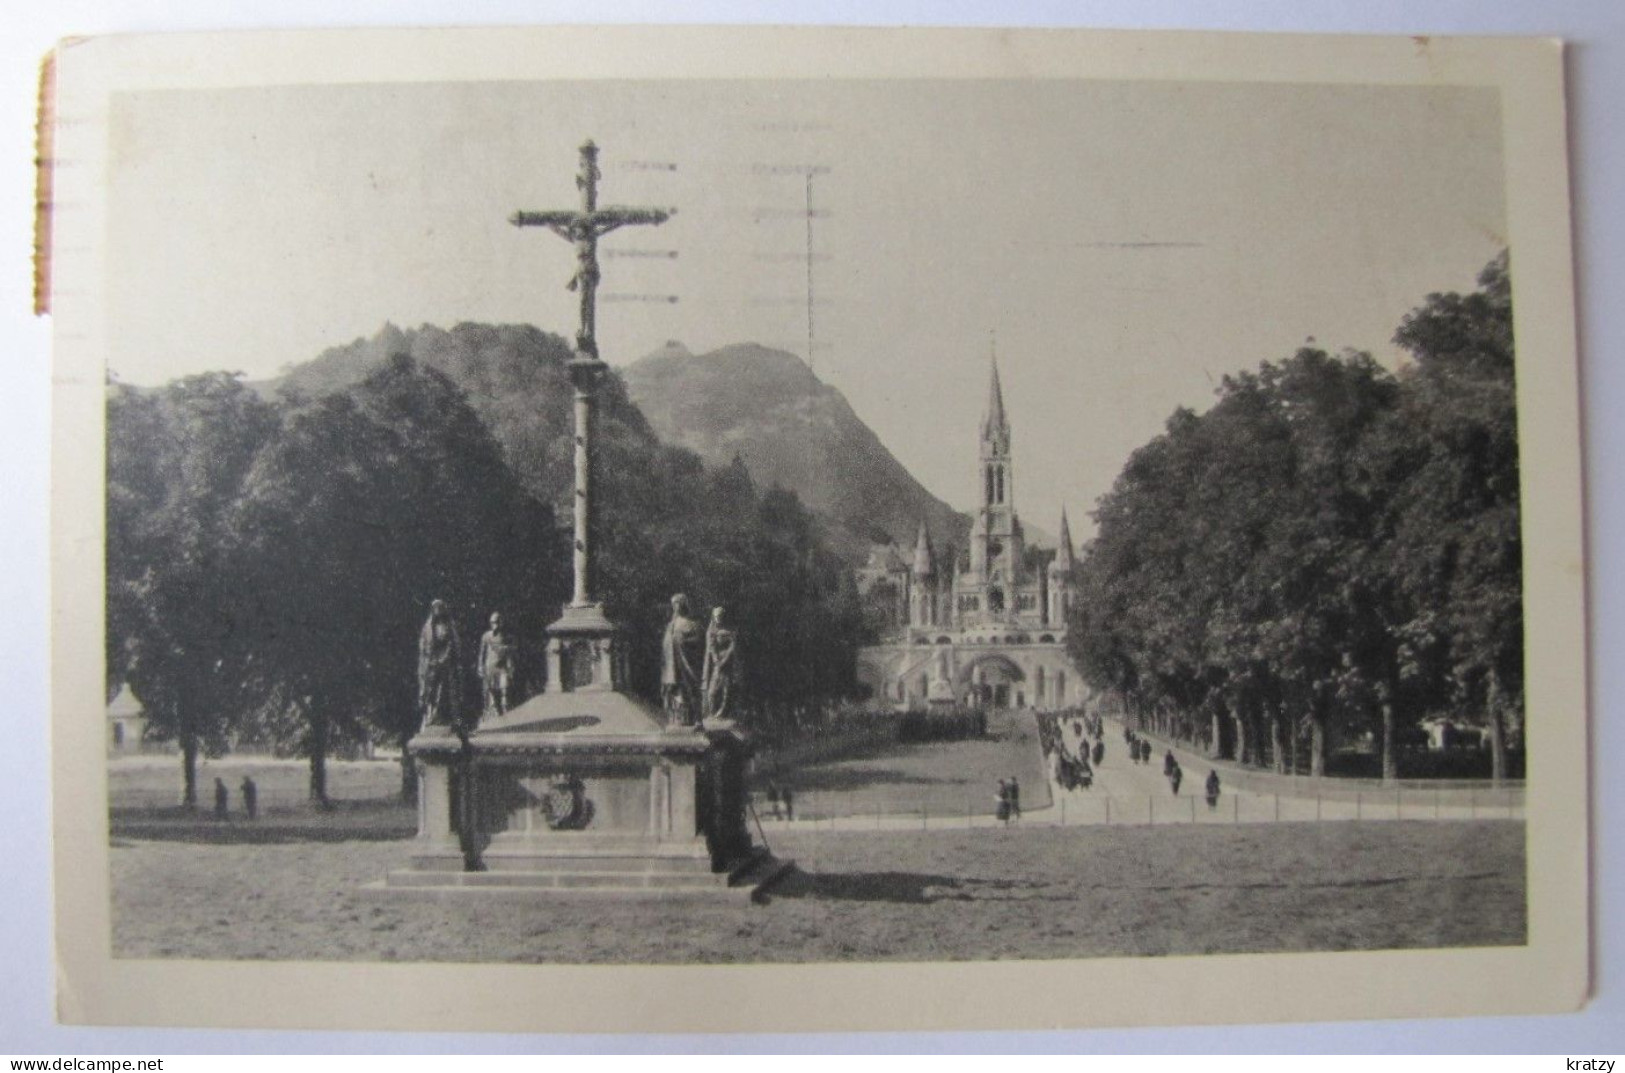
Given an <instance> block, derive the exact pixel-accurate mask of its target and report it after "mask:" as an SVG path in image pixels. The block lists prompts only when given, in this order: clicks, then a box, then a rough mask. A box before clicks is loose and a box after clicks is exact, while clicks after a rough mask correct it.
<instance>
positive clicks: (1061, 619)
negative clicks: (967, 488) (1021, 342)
mask: <svg viewBox="0 0 1625 1073" xmlns="http://www.w3.org/2000/svg"><path fill="white" fill-rule="evenodd" d="M979 447H980V450H979V457H978V461H977V469H978V472H977V477H978V481H977V483H978V484H979V485H980V487H981V490H982V496H981V505H980V506H979V507H978V508H977V510H976V514H975V517H974V519H973V520H972V522H971V529H970V537H969V545H970V546H969V548H968V549H966V551H965V552H963V553H962V554H957V555H950V556H948V557H947V560H946V561H944V560H943V559H941V558H939V556H938V555H937V552H936V549H935V548H934V547H933V545H932V541H931V534H930V533H929V532H928V531H927V530H926V527H925V525H924V523H921V525H920V530H919V535H918V537H917V538H916V540H915V544H914V554H913V556H912V559H911V561H905V560H904V557H903V556H902V555H900V554H899V553H898V551H897V549H896V548H895V547H894V546H892V545H885V546H882V547H880V548H877V549H876V550H875V552H874V553H873V554H872V555H871V556H870V559H869V562H868V563H867V564H866V565H865V566H864V567H863V568H862V569H861V570H859V571H858V586H859V589H860V591H862V592H863V593H865V595H867V596H869V597H870V598H871V599H876V598H878V599H879V600H881V601H882V603H883V604H886V605H889V606H888V607H887V610H888V611H889V616H888V619H889V623H888V624H889V626H890V635H889V636H888V637H887V638H886V639H885V641H884V642H883V643H880V644H875V645H869V646H866V647H864V648H861V649H859V650H858V679H859V681H860V682H862V683H863V684H864V685H865V686H867V687H868V689H869V690H870V693H871V695H872V696H873V697H874V699H876V700H880V701H883V702H885V703H889V704H891V705H893V706H895V707H899V708H916V707H926V706H927V705H932V704H968V705H983V706H989V707H997V708H1006V707H1034V708H1064V707H1069V706H1073V705H1077V704H1081V703H1082V701H1083V699H1084V690H1083V688H1082V683H1081V682H1080V681H1079V680H1078V677H1077V674H1076V672H1075V671H1074V670H1073V668H1072V667H1071V665H1070V663H1069V662H1068V660H1067V655H1066V620H1067V609H1068V607H1069V606H1070V604H1071V601H1072V599H1073V576H1072V575H1073V565H1074V559H1073V548H1072V534H1071V531H1070V528H1069V526H1068V525H1067V519H1066V512H1065V510H1063V511H1062V512H1061V531H1060V537H1059V544H1060V547H1059V549H1058V550H1057V551H1056V552H1055V554H1054V556H1053V557H1051V558H1049V559H1048V561H1047V562H1046V561H1045V558H1044V556H1043V554H1042V553H1037V552H1036V551H1035V550H1034V549H1029V548H1028V547H1027V546H1026V543H1025V541H1024V540H1023V537H1022V531H1021V519H1020V518H1019V517H1018V516H1017V514H1016V508H1015V470H1014V467H1013V465H1012V462H1011V454H1010V423H1009V420H1008V419H1007V418H1006V416H1005V412H1004V396H1003V392H1002V391H1001V389H1000V387H999V367H998V363H997V361H996V360H995V361H994V363H993V368H992V372H991V378H990V381H989V384H988V399H987V410H986V412H985V413H984V415H983V417H982V425H981V435H980V442H979Z"/></svg>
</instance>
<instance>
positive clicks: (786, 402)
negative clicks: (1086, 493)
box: [622, 343, 970, 560]
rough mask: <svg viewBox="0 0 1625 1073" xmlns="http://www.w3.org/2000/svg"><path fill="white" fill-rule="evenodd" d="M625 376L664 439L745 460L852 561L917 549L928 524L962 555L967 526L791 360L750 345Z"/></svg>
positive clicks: (839, 398)
mask: <svg viewBox="0 0 1625 1073" xmlns="http://www.w3.org/2000/svg"><path fill="white" fill-rule="evenodd" d="M622 376H623V377H624V379H625V381H626V389H627V394H628V395H629V396H630V398H631V400H632V401H633V402H634V403H635V404H636V405H637V407H638V409H639V410H641V411H642V412H643V415H644V417H645V418H647V419H648V422H649V425H650V427H651V428H652V429H653V430H654V432H655V434H656V435H658V436H659V437H660V438H661V439H662V440H663V441H665V442H666V443H670V444H675V445H678V446H682V447H686V448H688V449H689V450H691V451H693V452H695V453H696V454H698V455H699V456H700V457H701V458H703V459H704V460H705V461H706V462H707V463H708V464H713V465H715V464H721V463H725V462H728V461H730V460H731V459H732V458H733V457H734V456H735V455H737V456H739V457H740V458H741V459H743V460H744V462H745V465H746V466H747V467H748V468H749V470H750V472H751V476H752V477H753V478H754V479H755V480H756V482H757V483H758V484H759V485H764V486H765V485H771V484H777V485H781V486H783V487H785V488H789V489H791V490H793V491H795V492H796V494H797V495H799V496H800V498H801V500H802V502H804V503H806V504H807V505H808V506H809V507H811V508H813V509H814V510H815V511H817V512H818V513H819V514H820V515H822V516H823V517H824V518H825V520H826V521H827V522H828V523H829V524H830V525H831V528H832V529H833V530H835V532H833V533H832V536H833V537H834V538H835V541H836V543H837V544H838V545H839V546H840V547H841V549H842V551H843V552H844V553H846V554H848V556H849V557H853V558H858V559H860V560H861V558H862V557H865V556H866V555H867V553H868V548H869V547H870V545H871V544H873V543H875V542H879V541H884V540H886V539H888V538H889V539H891V540H894V541H896V542H897V543H899V544H901V545H903V546H904V547H905V548H908V547H912V545H913V541H914V537H915V533H916V530H917V529H918V527H919V523H920V521H921V520H922V519H924V521H925V522H926V525H927V526H928V527H929V528H930V530H931V537H932V540H933V541H934V542H935V543H936V544H937V546H938V547H939V548H940V547H944V546H946V545H955V546H958V547H963V546H964V543H965V534H966V533H967V532H968V529H969V524H970V523H969V519H968V518H966V517H965V516H964V515H962V514H960V513H958V512H957V511H955V510H954V509H953V508H952V507H950V506H948V504H946V503H944V502H942V500H940V499H937V498H936V497H935V496H933V495H932V494H931V493H930V492H928V491H926V490H925V488H924V487H922V486H921V485H920V483H919V482H918V481H916V480H915V479H914V476H913V475H912V474H911V473H909V471H908V470H907V469H905V468H904V467H903V465H902V463H900V462H898V461H897V459H896V458H894V457H893V456H892V453H891V452H890V451H889V450H887V449H886V446H885V445H884V444H882V443H881V442H880V439H879V438H878V437H877V436H876V435H875V434H874V431H873V430H871V429H870V428H869V426H868V425H866V424H864V423H863V421H862V420H861V419H860V418H859V417H858V415H857V414H855V413H854V412H853V411H852V407H851V406H850V405H848V403H847V401H846V397H845V396H843V395H842V394H841V392H840V391H839V390H838V389H836V388H834V387H831V386H830V385H828V384H825V383H824V382H822V381H821V380H819V379H818V377H817V376H816V375H814V373H813V372H812V370H811V369H809V368H808V367H807V365H806V363H805V362H803V361H802V360H801V359H800V358H798V357H796V356H795V355H794V354H789V353H786V352H784V351H781V350H770V349H768V348H766V347H762V346H757V345H755V344H751V343H745V344H737V345H734V346H727V347H723V348H722V349H720V350H714V351H712V352H710V353H707V354H700V355H695V354H691V353H690V352H689V351H688V350H687V349H686V348H684V347H683V346H682V345H681V344H678V343H671V344H668V345H667V346H666V347H664V348H662V349H661V350H659V351H656V352H655V353H653V354H650V355H649V356H648V357H645V358H643V359H641V360H640V361H637V362H635V363H633V364H632V365H630V366H628V367H626V368H625V369H624V370H622Z"/></svg>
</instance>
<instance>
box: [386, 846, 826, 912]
mask: <svg viewBox="0 0 1625 1073" xmlns="http://www.w3.org/2000/svg"><path fill="white" fill-rule="evenodd" d="M509 863H510V864H512V865H518V864H519V863H520V862H518V861H517V860H516V861H512V862H509ZM529 863H533V864H534V863H537V862H536V861H535V859H534V858H532V859H531V860H530V862H529ZM544 863H545V866H544V867H540V868H520V867H504V868H498V869H491V870H487V871H484V872H463V871H442V870H435V869H422V868H406V869H397V870H395V871H392V872H390V873H389V874H388V875H387V876H386V877H385V878H384V879H383V880H381V881H379V882H375V883H370V884H368V885H366V886H365V887H363V888H362V892H363V894H366V895H369V896H377V897H387V898H390V899H406V900H418V901H440V900H445V899H454V898H458V897H468V896H476V897H480V898H492V899H504V898H506V899H514V900H524V899H534V898H550V897H557V896H569V895H583V896H592V897H607V898H655V899H659V898H684V897H696V898H711V899H714V898H718V897H721V898H724V899H730V898H737V899H741V900H747V901H748V900H755V899H757V898H759V897H760V896H761V895H762V894H763V893H765V891H766V890H767V888H768V887H770V886H771V885H772V884H774V883H776V882H778V881H779V880H780V879H782V878H783V877H784V876H785V875H787V874H788V873H789V872H790V870H791V869H792V868H793V867H794V866H795V864H794V862H793V861H781V860H778V859H776V858H774V857H772V856H771V855H769V854H765V853H762V854H757V855H755V856H753V857H750V858H747V859H746V860H744V861H741V862H740V863H739V864H738V865H737V866H736V867H734V868H733V869H732V870H730V871H727V872H712V871H710V868H709V865H708V864H707V865H706V868H705V870H704V871H693V870H686V869H683V870H668V869H664V868H658V867H657V868H650V867H648V865H649V861H648V860H647V859H643V860H639V861H636V862H633V861H632V860H630V859H627V860H625V862H624V866H623V867H618V868H616V867H608V866H607V865H608V864H609V863H610V862H607V861H603V860H599V861H592V862H587V863H588V864H589V865H596V867H578V866H579V865H580V864H582V863H583V862H582V861H581V860H580V859H575V860H566V859H554V860H548V861H546V862H544ZM702 863H703V862H702Z"/></svg>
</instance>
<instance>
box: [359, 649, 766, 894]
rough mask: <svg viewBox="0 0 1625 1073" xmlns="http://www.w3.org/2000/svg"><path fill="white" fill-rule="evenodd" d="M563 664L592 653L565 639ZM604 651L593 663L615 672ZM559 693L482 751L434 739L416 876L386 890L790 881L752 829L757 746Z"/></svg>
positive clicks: (739, 887) (590, 694)
mask: <svg viewBox="0 0 1625 1073" xmlns="http://www.w3.org/2000/svg"><path fill="white" fill-rule="evenodd" d="M553 640H554V642H555V643H557V647H558V650H559V653H560V655H561V656H567V653H568V647H567V646H568V645H569V644H570V643H572V642H573V641H574V640H577V638H573V637H571V636H569V635H567V634H566V635H564V636H560V635H557V634H556V635H555V637H554V638H553ZM614 658H615V657H614V652H613V648H612V647H611V646H603V647H601V648H600V649H599V650H598V651H597V652H594V653H591V659H587V660H584V661H583V666H584V667H587V668H590V667H596V666H599V665H603V666H605V667H606V670H607V666H608V664H607V662H605V661H608V660H612V659H614ZM552 681H553V682H558V683H560V686H559V688H556V689H550V690H549V691H548V692H546V693H543V694H541V695H540V696H537V697H533V698H532V699H531V700H529V701H527V702H525V703H524V704H522V705H520V706H519V707H517V708H515V709H513V710H512V711H510V712H507V713H506V714H504V715H501V716H496V717H490V718H487V719H485V720H482V721H481V723H480V724H479V725H478V726H477V727H476V728H475V729H474V730H473V732H472V733H470V734H469V735H468V739H467V741H466V743H465V742H464V741H463V740H462V739H461V738H459V737H458V736H457V735H456V734H455V733H453V731H452V730H451V729H450V728H447V727H430V728H428V729H426V730H425V731H424V732H423V733H421V734H419V735H418V736H417V737H416V738H414V739H413V740H412V742H411V744H410V745H409V749H410V750H411V753H412V755H413V757H414V758H415V759H416V761H417V764H418V772H419V776H418V778H419V794H418V838H417V841H416V844H415V845H414V846H413V848H412V856H411V861H410V866H409V867H407V868H403V869H400V870H398V871H395V872H392V873H390V874H389V876H388V877H386V879H385V880H384V882H382V883H380V884H374V885H373V886H372V887H371V888H369V889H371V890H373V891H375V892H382V893H386V894H389V895H392V896H393V895H416V896H419V897H441V896H446V895H447V894H448V892H465V891H480V892H483V893H486V894H494V893H499V892H500V893H505V894H507V895H509V896H520V895H546V894H596V895H600V896H669V895H707V896H714V895H726V894H728V893H729V892H734V893H736V894H740V895H744V896H748V895H750V894H752V893H754V892H756V891H758V890H760V889H761V888H762V887H763V886H764V885H765V884H767V883H769V882H772V881H773V880H775V879H777V878H778V877H779V876H780V875H782V874H783V872H784V871H785V870H787V869H788V867H789V864H788V863H787V862H781V861H778V860H775V859H774V858H773V857H772V856H771V855H770V854H768V853H767V852H766V850H765V848H762V847H758V846H756V845H754V844H753V843H752V839H751V836H750V832H749V830H748V829H747V827H746V818H745V814H746V785H745V767H746V762H747V760H748V758H749V755H750V747H749V744H748V742H747V741H746V739H745V736H744V735H742V734H741V733H739V732H738V731H737V730H736V729H734V728H731V727H711V728H709V729H701V728H692V729H667V728H665V727H664V726H663V725H662V724H661V721H660V717H659V713H658V712H657V711H656V710H654V709H653V708H652V707H650V706H649V705H646V704H644V703H643V702H642V701H640V700H638V699H636V698H633V697H630V696H628V695H626V694H624V693H618V692H615V691H614V690H613V689H605V688H592V685H593V682H592V681H591V680H590V679H588V680H587V681H583V682H581V685H583V686H584V687H585V688H566V687H567V686H569V685H571V683H572V682H574V681H579V679H572V678H570V677H568V676H565V677H564V678H563V679H562V680H561V679H560V678H554V679H552Z"/></svg>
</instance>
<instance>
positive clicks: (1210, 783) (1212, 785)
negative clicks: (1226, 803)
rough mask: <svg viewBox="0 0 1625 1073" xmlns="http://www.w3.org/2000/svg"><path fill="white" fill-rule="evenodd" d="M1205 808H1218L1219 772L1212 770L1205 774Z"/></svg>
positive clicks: (1215, 769)
mask: <svg viewBox="0 0 1625 1073" xmlns="http://www.w3.org/2000/svg"><path fill="white" fill-rule="evenodd" d="M1207 807H1208V808H1210V809H1213V808H1218V807H1219V770H1218V769H1217V768H1213V769H1211V770H1209V771H1208V773H1207Z"/></svg>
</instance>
